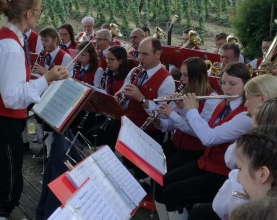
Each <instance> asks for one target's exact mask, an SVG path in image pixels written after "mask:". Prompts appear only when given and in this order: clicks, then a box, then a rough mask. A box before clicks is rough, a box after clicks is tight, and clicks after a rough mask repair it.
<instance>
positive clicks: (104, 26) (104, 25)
mask: <svg viewBox="0 0 277 220" xmlns="http://www.w3.org/2000/svg"><path fill="white" fill-rule="evenodd" d="M101 29H107V30H111V26H110V24H109V23H104V24H102V25H101Z"/></svg>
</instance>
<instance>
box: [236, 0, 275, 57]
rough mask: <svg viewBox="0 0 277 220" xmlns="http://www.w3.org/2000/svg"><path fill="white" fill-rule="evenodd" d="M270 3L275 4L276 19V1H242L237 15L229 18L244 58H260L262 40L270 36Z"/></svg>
mask: <svg viewBox="0 0 277 220" xmlns="http://www.w3.org/2000/svg"><path fill="white" fill-rule="evenodd" d="M272 3H275V5H274V11H275V16H274V17H276V14H277V13H276V12H277V3H276V0H263V1H261V0H244V1H240V2H239V5H238V8H237V15H236V16H235V17H233V18H231V24H232V27H233V28H234V29H235V34H236V37H238V38H239V39H240V41H241V42H242V44H243V45H244V47H245V50H244V56H245V58H248V59H253V58H257V57H261V56H262V52H261V43H262V40H263V39H264V38H265V37H267V36H269V35H270V33H269V30H270V16H271V5H272ZM271 25H273V24H271Z"/></svg>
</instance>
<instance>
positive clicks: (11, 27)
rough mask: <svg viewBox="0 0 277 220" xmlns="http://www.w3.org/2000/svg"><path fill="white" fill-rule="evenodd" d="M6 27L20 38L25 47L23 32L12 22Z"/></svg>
mask: <svg viewBox="0 0 277 220" xmlns="http://www.w3.org/2000/svg"><path fill="white" fill-rule="evenodd" d="M5 27H6V28H9V29H10V30H11V31H13V32H14V33H15V34H16V36H17V37H18V39H19V42H20V43H21V45H22V46H24V36H23V34H22V32H21V31H20V30H19V29H18V28H17V27H16V26H14V25H13V24H12V23H10V22H7V23H6V25H5Z"/></svg>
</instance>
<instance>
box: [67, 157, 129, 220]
mask: <svg viewBox="0 0 277 220" xmlns="http://www.w3.org/2000/svg"><path fill="white" fill-rule="evenodd" d="M66 177H67V178H68V179H69V180H70V182H71V183H72V185H73V186H74V187H76V188H77V187H80V186H81V185H82V184H83V183H84V181H85V180H86V179H87V178H90V179H91V180H92V181H93V182H94V183H95V185H96V186H97V188H98V190H99V192H101V194H102V195H103V197H104V198H106V200H107V202H108V203H109V204H110V206H111V207H112V208H113V210H115V212H116V213H117V215H118V216H119V218H120V219H126V216H130V213H131V211H132V210H133V209H134V206H132V204H130V206H128V203H127V204H126V203H124V202H123V200H122V198H121V197H120V196H119V195H118V188H117V187H116V188H115V187H114V186H112V184H111V183H110V181H109V180H107V177H106V175H105V174H104V173H103V172H102V171H101V170H100V168H99V167H98V165H97V164H96V163H95V162H94V160H93V158H92V157H88V158H86V159H85V160H83V161H82V163H81V164H79V165H78V166H77V167H76V168H74V169H73V170H71V171H70V172H69V173H67V174H66ZM129 203H130V202H129Z"/></svg>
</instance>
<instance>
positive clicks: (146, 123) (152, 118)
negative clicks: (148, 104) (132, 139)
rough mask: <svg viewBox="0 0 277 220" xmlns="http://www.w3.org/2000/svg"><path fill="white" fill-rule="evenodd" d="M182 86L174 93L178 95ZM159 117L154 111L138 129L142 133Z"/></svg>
mask: <svg viewBox="0 0 277 220" xmlns="http://www.w3.org/2000/svg"><path fill="white" fill-rule="evenodd" d="M184 86H185V85H184V84H181V85H180V86H179V87H178V88H177V89H176V91H175V92H178V93H179V92H181V91H182V89H183V88H184ZM169 103H170V101H167V104H169ZM159 115H160V113H159V112H158V111H157V110H155V111H154V113H153V115H152V116H151V117H149V118H147V119H146V121H145V122H144V123H143V125H142V126H141V127H140V129H141V130H143V131H144V130H145V129H146V128H147V127H148V126H149V125H150V124H151V123H152V122H153V121H154V120H155V119H156V118H158V116H159Z"/></svg>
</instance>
